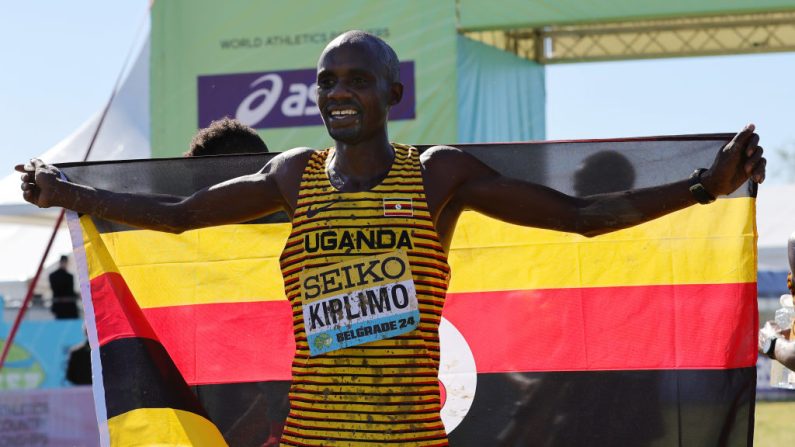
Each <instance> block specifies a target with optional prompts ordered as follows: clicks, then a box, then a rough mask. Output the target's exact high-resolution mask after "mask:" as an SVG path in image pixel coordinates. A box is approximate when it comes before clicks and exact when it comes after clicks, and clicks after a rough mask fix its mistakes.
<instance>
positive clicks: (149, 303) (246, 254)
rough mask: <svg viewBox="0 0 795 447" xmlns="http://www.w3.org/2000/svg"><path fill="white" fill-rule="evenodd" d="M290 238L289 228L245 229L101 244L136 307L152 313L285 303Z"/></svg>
mask: <svg viewBox="0 0 795 447" xmlns="http://www.w3.org/2000/svg"><path fill="white" fill-rule="evenodd" d="M289 232H290V224H262V225H256V224H243V225H225V226H220V227H213V228H203V229H201V230H194V231H187V232H185V233H182V234H178V235H175V234H169V233H162V232H156V231H144V230H132V231H121V232H115V233H104V234H102V235H101V239H102V241H103V242H104V245H105V246H106V247H107V251H108V252H109V253H110V257H112V260H113V261H115V265H116V266H118V271H119V272H120V273H121V274H122V275H123V276H124V279H125V281H126V282H127V285H128V286H129V287H130V290H131V292H132V294H133V296H135V298H136V301H138V305H139V306H141V308H152V307H165V306H178V305H189V304H210V303H235V302H252V301H271V300H283V299H285V296H284V283H283V282H282V276H281V271H280V269H279V256H280V254H281V250H282V247H284V243H285V241H286V239H287V236H288V235H289ZM89 271H90V276H91V277H92V278H94V277H96V276H97V275H99V274H102V273H105V272H106V271H109V270H107V269H101V268H95V269H93V270H89Z"/></svg>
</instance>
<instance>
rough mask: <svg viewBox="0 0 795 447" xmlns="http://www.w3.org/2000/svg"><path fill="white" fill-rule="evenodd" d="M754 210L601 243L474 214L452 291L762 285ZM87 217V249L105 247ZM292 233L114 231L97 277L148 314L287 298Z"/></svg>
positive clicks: (454, 261) (695, 212)
mask: <svg viewBox="0 0 795 447" xmlns="http://www.w3.org/2000/svg"><path fill="white" fill-rule="evenodd" d="M754 212H755V210H754V199H752V198H734V199H721V200H718V201H717V202H715V203H713V204H711V205H707V206H692V207H690V208H687V209H684V210H681V211H678V212H676V213H673V214H670V215H668V216H665V217H662V218H659V219H656V220H653V221H651V222H647V223H645V224H643V225H639V226H636V227H634V228H629V229H626V230H621V231H617V232H615V233H611V234H606V235H603V236H599V237H595V238H591V239H589V238H585V237H582V236H579V235H575V234H568V233H561V232H556V231H548V230H539V229H534V228H525V227H520V226H516V225H510V224H506V223H503V222H499V221H497V220H494V219H491V218H488V217H486V216H483V215H480V214H477V213H473V212H465V213H464V214H463V215H462V216H461V219H459V222H458V226H457V227H456V233H455V237H454V238H453V241H452V246H451V250H450V264H451V266H452V272H453V273H452V280H451V283H450V289H449V291H450V292H480V291H494V290H522V289H549V288H572V287H613V286H637V285H661V284H724V283H742V282H753V281H755V280H756V260H755V258H754V257H753V256H749V255H748V253H755V243H756V229H755V227H754ZM82 219H83V220H82V221H83V222H84V225H83V226H84V233H85V234H86V240H87V241H86V243H87V244H88V243H96V239H97V236H96V230H95V229H94V228H93V224H92V223H91V222H90V220H89V221H88V224H86V223H85V222H86V220H85V219H86V217H83V218H82ZM289 231H290V225H289V224H262V225H253V224H246V225H226V226H221V227H215V228H205V229H201V230H195V231H189V232H186V233H183V234H181V235H173V234H167V233H159V232H154V231H123V232H117V233H106V234H102V235H101V240H102V241H104V243H105V245H106V247H107V251H108V252H109V253H110V254H109V255H108V254H107V253H106V252H105V250H96V253H97V259H89V267H90V268H89V272H90V276H91V277H95V276H97V275H99V274H102V273H104V272H107V271H116V268H117V267H116V265H118V271H120V272H121V273H122V274H123V275H124V277H125V280H126V281H127V284H128V285H129V287H130V289H131V290H132V292H133V295H134V296H135V297H136V299H137V301H138V303H139V305H140V306H141V307H142V308H151V307H164V306H176V305H189V304H210V303H230V302H253V301H270V300H283V299H285V297H284V287H283V283H282V278H281V273H280V270H279V262H278V261H279V259H278V258H279V255H280V253H281V250H282V247H283V246H284V242H285V240H286V238H287V236H288V234H289ZM224 258H226V259H224ZM196 259H199V260H200V261H196ZM114 261H115V262H114Z"/></svg>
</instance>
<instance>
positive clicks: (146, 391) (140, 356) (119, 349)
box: [99, 337, 208, 419]
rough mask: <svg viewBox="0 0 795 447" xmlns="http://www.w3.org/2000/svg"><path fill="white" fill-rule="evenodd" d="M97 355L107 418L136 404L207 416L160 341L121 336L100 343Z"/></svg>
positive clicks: (124, 411)
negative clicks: (100, 369) (100, 366)
mask: <svg viewBox="0 0 795 447" xmlns="http://www.w3.org/2000/svg"><path fill="white" fill-rule="evenodd" d="M99 355H100V360H101V362H102V383H103V385H104V387H105V404H106V407H107V411H108V419H110V418H112V417H114V416H118V415H120V414H123V413H126V412H128V411H131V410H135V409H138V408H174V409H177V410H185V411H190V412H192V413H196V414H198V415H200V416H203V417H204V418H208V417H207V412H206V411H204V409H203V408H202V406H201V405H200V404H199V401H198V399H196V396H195V395H194V394H193V392H192V391H191V389H190V388H189V387H188V384H187V383H186V382H185V379H183V377H182V375H181V374H180V373H179V371H178V370H177V367H176V366H175V365H174V362H173V361H172V360H171V357H169V355H168V352H166V350H165V348H164V347H163V345H161V344H160V343H159V342H157V341H154V340H150V339H146V338H137V337H130V338H121V339H118V340H113V341H111V342H108V343H106V344H104V345H102V346H101V347H100V348H99Z"/></svg>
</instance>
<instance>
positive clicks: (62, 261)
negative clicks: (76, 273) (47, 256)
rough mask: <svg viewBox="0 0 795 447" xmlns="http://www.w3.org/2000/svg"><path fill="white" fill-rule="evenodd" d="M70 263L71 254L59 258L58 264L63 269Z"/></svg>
mask: <svg viewBox="0 0 795 447" xmlns="http://www.w3.org/2000/svg"><path fill="white" fill-rule="evenodd" d="M68 265H69V256H66V255H61V259H59V260H58V266H59V267H60V268H62V269H65V268H66V267H67V266H68Z"/></svg>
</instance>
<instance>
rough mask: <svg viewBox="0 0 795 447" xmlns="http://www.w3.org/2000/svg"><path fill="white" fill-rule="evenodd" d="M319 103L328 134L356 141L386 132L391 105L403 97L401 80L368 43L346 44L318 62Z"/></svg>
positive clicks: (353, 142) (349, 142)
mask: <svg viewBox="0 0 795 447" xmlns="http://www.w3.org/2000/svg"><path fill="white" fill-rule="evenodd" d="M317 86H318V87H317V91H318V101H317V105H318V107H319V108H320V115H321V116H322V117H323V122H324V123H325V124H326V129H327V130H328V133H329V135H330V136H331V137H332V138H333V139H334V140H336V141H342V142H344V143H348V144H355V143H358V142H361V141H364V140H367V139H368V138H371V137H373V136H374V135H376V134H378V133H379V132H386V121H387V116H388V112H389V106H391V105H394V104H396V103H397V102H398V101H399V100H400V93H401V91H402V90H401V89H400V84H398V83H392V82H390V81H389V80H388V76H387V69H386V67H384V65H383V63H382V62H381V61H380V60H379V58H378V57H377V55H376V54H375V53H374V52H373V50H372V49H370V47H369V46H368V45H366V44H363V43H357V44H343V45H342V46H338V47H335V48H332V49H331V50H329V51H327V52H326V53H325V54H323V55H322V56H321V58H320V61H318V64H317Z"/></svg>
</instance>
